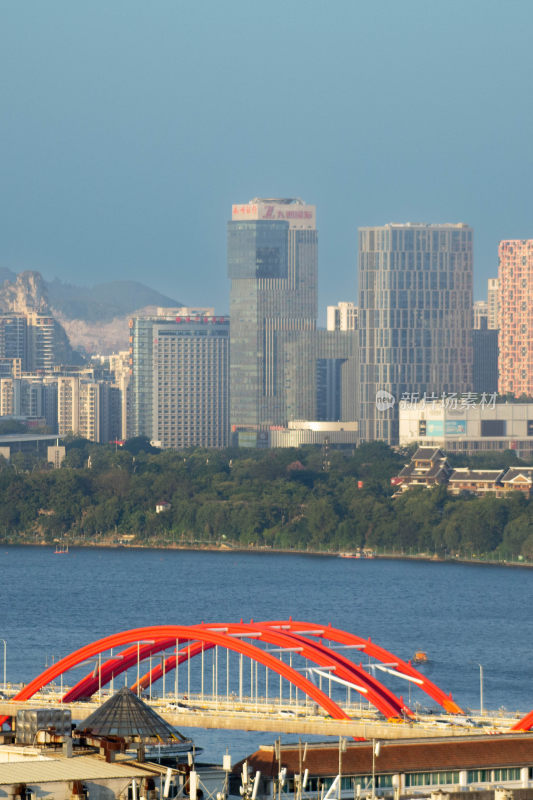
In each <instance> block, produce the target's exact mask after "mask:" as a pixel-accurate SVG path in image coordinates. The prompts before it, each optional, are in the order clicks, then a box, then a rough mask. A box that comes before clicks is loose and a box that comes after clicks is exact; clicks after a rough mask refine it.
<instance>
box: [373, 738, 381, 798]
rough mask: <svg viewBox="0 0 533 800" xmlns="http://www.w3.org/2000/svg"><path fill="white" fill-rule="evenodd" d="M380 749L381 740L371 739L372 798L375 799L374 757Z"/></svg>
mask: <svg viewBox="0 0 533 800" xmlns="http://www.w3.org/2000/svg"><path fill="white" fill-rule="evenodd" d="M380 750H381V742H376V740H375V739H372V800H376V758H377V757H378V756H379V753H380Z"/></svg>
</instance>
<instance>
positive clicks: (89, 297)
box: [0, 273, 183, 323]
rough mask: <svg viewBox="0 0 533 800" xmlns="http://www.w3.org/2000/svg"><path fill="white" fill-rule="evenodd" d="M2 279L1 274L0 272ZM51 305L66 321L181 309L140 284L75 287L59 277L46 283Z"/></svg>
mask: <svg viewBox="0 0 533 800" xmlns="http://www.w3.org/2000/svg"><path fill="white" fill-rule="evenodd" d="M0 276H1V273H0ZM45 283H46V287H47V290H48V299H49V302H50V306H51V307H52V308H53V309H56V310H57V311H59V312H60V314H61V316H62V317H63V318H64V319H72V320H75V319H76V320H84V321H85V322H88V323H91V322H111V320H113V319H115V318H116V317H124V316H128V315H129V314H132V313H133V312H134V311H138V310H139V309H142V308H145V307H146V306H168V307H176V306H181V305H183V303H181V302H180V301H179V300H174V299H173V298H171V297H168V296H166V295H164V294H161V293H160V292H156V291H155V290H154V289H150V287H149V286H145V285H144V284H143V283H138V282H137V281H110V282H109V283H99V284H97V285H96V286H92V287H88V288H87V287H82V286H74V285H72V284H70V283H63V282H62V281H60V280H58V279H57V278H55V280H53V281H51V282H48V283H47V282H46V281H45Z"/></svg>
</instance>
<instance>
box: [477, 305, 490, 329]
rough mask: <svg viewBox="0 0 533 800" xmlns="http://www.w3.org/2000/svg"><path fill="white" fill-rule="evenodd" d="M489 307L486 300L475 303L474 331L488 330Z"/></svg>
mask: <svg viewBox="0 0 533 800" xmlns="http://www.w3.org/2000/svg"><path fill="white" fill-rule="evenodd" d="M488 314H489V311H488V305H487V301H486V300H476V302H475V303H474V330H480V329H482V328H483V329H486V328H487V320H488Z"/></svg>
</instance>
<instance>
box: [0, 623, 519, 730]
mask: <svg viewBox="0 0 533 800" xmlns="http://www.w3.org/2000/svg"><path fill="white" fill-rule="evenodd" d="M116 648H118V649H119V652H115V653H114V654H113V650H115V649H116ZM219 650H222V651H223V652H225V663H224V658H223V657H219ZM209 651H211V652H210V656H211V659H212V685H213V695H215V694H217V695H218V693H219V665H220V664H222V672H225V684H226V686H225V688H226V694H227V696H228V697H229V696H230V681H231V685H232V687H233V686H236V684H237V682H238V694H236V693H235V692H232V693H231V697H232V698H234V699H236V698H237V697H239V698H242V693H243V674H244V670H243V660H244V658H246V659H248V660H249V661H250V691H251V694H252V696H253V692H254V668H255V692H256V697H257V694H258V690H259V689H258V687H259V679H258V666H259V665H262V667H264V668H265V677H264V679H263V681H262V691H263V692H266V694H267V697H268V691H269V690H268V686H269V683H268V676H269V674H272V673H273V674H274V675H275V676H277V677H279V692H280V697H281V695H282V691H283V689H282V686H283V680H284V679H285V681H287V682H288V684H289V691H290V693H291V695H292V691H293V690H294V691H295V692H296V693H297V692H298V691H300V692H302V693H303V695H305V696H306V697H307V698H309V699H310V700H311V702H312V703H314V704H316V705H317V706H319V707H321V708H322V709H323V711H324V712H325V713H326V714H329V715H330V716H331V717H332V718H333V719H338V720H349V719H351V717H350V716H349V714H348V713H347V711H346V710H345V709H344V708H343V707H342V705H341V701H340V700H339V694H340V693H341V689H342V690H343V691H344V692H346V690H348V694H349V693H350V692H354V693H355V694H356V695H357V694H358V695H360V697H361V699H363V700H365V701H368V703H369V704H370V705H371V706H374V707H375V709H377V711H378V712H380V713H381V714H383V715H384V716H385V717H386V718H388V719H391V718H392V719H409V718H413V717H414V716H415V714H414V712H413V710H412V709H411V708H410V707H409V705H408V704H407V703H406V702H405V701H404V699H403V697H402V696H398V695H396V694H395V693H394V692H392V691H391V690H390V689H388V688H387V687H386V686H385V684H384V683H382V681H380V680H378V679H377V678H376V671H378V672H381V673H388V674H392V675H393V676H395V678H402V679H404V680H406V681H408V682H409V683H410V685H411V686H415V687H417V688H418V689H419V690H421V691H422V692H425V693H426V695H428V696H429V698H431V699H432V700H433V701H434V702H436V703H437V704H438V705H440V706H441V707H442V708H443V709H444V710H445V711H447V712H449V713H452V714H461V713H463V712H462V709H461V708H460V707H459V706H458V705H457V703H455V701H454V700H453V698H452V695H451V694H446V693H445V692H444V691H443V690H442V689H440V688H439V687H438V686H436V685H435V684H434V683H433V682H432V681H430V680H429V678H428V677H427V676H426V675H424V674H423V673H422V672H420V671H419V670H417V669H416V668H415V667H414V666H413V665H412V664H411V662H410V661H403V660H402V659H400V658H398V656H396V655H394V654H393V653H391V652H389V651H388V650H386V649H385V648H383V647H380V646H379V645H377V644H375V643H374V642H372V641H371V639H364V638H361V637H360V636H356V635H355V634H353V633H349V632H347V631H343V630H340V629H338V628H334V627H332V626H331V624H329V625H326V626H324V625H319V624H315V623H312V622H302V621H295V620H293V619H288V620H274V621H272V620H271V621H265V622H254V621H253V620H251V621H250V622H249V623H245V622H243V621H242V620H241V621H240V622H237V623H231V622H230V623H215V624H213V623H210V624H207V623H203V622H202V623H201V624H198V625H155V626H147V627H143V628H134V629H132V630H127V631H122V632H120V633H115V634H112V635H111V636H106V637H105V638H103V639H98V640H97V641H95V642H91V643H90V644H87V645H85V646H84V647H81V648H79V649H78V650H75V651H74V652H73V653H70V654H69V655H67V656H65V657H64V658H62V659H61V660H59V661H57V662H56V663H55V664H53V665H52V666H50V667H48V668H47V669H45V671H44V672H42V673H41V674H40V675H38V676H37V677H36V678H34V679H33V680H32V681H31V682H30V683H28V684H27V685H26V686H25V687H24V688H22V689H21V691H19V692H18V694H16V695H15V696H14V697H13V698H12V700H13V701H23V700H29V699H30V698H31V697H33V695H34V694H35V693H36V692H39V691H40V690H42V689H43V688H45V687H46V686H47V685H48V684H50V683H52V682H55V680H56V679H57V678H61V679H62V677H63V675H64V674H65V673H67V672H69V671H71V670H76V669H79V668H80V667H82V666H83V664H84V663H85V662H87V660H88V659H95V658H96V659H97V661H96V663H95V665H94V668H92V669H91V670H90V671H89V672H88V673H87V674H86V675H84V676H83V677H81V678H80V679H79V680H78V681H77V683H75V684H74V686H72V687H71V688H69V689H68V691H66V693H65V694H64V695H63V697H62V702H64V703H68V702H74V701H79V700H87V699H89V698H90V697H92V695H94V694H95V693H96V692H100V691H101V689H102V687H103V686H106V685H107V684H108V683H109V682H113V681H114V679H115V678H117V677H118V676H120V675H121V674H122V673H124V674H125V677H126V680H127V671H128V669H130V670H131V669H132V668H133V669H134V670H135V668H136V672H137V674H136V680H135V682H134V683H133V685H132V686H131V688H132V690H134V691H137V692H138V693H140V692H141V691H143V690H146V689H147V688H148V687H150V690H151V687H152V685H153V684H154V683H155V682H157V681H159V680H160V679H163V681H164V680H165V676H166V675H167V673H169V672H171V671H173V674H174V681H175V686H174V688H175V696H176V697H177V696H178V688H181V691H182V695H185V694H186V693H187V694H190V692H191V668H190V665H191V661H192V659H193V658H195V657H200V659H201V662H202V670H201V683H202V694H203V688H204V686H203V684H204V657H205V655H206V653H208V652H209ZM353 652H355V653H357V654H364V656H365V657H366V658H367V659H373V661H372V663H371V664H370V663H369V664H368V665H366V666H365V667H363V665H362V664H361V663H356V660H354V658H353ZM103 654H106V655H105V658H102V656H103ZM230 654H232V655H231V657H232V658H235V655H237V656H238V669H235V668H234V669H233V670H232V669H231V667H230ZM154 656H156V657H157V658H156V664H155V666H152V659H153V657H154ZM146 661H149V663H150V669H149V671H148V672H146V673H145V674H144V675H141V673H140V664H141V663H143V662H146ZM185 662H186V665H187V674H186V680H185V687H184V680H183V677H182V678H181V686H179V680H180V679H179V666H180V664H183V663H185ZM223 678H224V675H223V676H222V679H223ZM271 685H272V684H271ZM332 687H333V691H332ZM335 690H336V691H335ZM8 719H9V717H8V716H7V715H6V716H1V717H0V726H1V724H3V723H4V722H6V721H8ZM532 726H533V712H531V713H530V714H528V715H527V716H526V717H524V718H523V719H522V720H520V722H518V723H517V724H516V725H515V726H514V728H513V730H529V729H530V728H531V727H532Z"/></svg>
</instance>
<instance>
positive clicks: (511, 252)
mask: <svg viewBox="0 0 533 800" xmlns="http://www.w3.org/2000/svg"><path fill="white" fill-rule="evenodd" d="M499 255H500V269H499V283H500V308H499V320H500V338H499V348H500V354H499V359H498V373H499V378H498V391H499V393H500V394H507V393H508V392H510V393H512V394H513V395H514V396H515V397H519V396H520V395H522V394H525V395H528V396H533V302H532V298H533V239H509V240H506V241H503V242H500V248H499Z"/></svg>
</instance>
